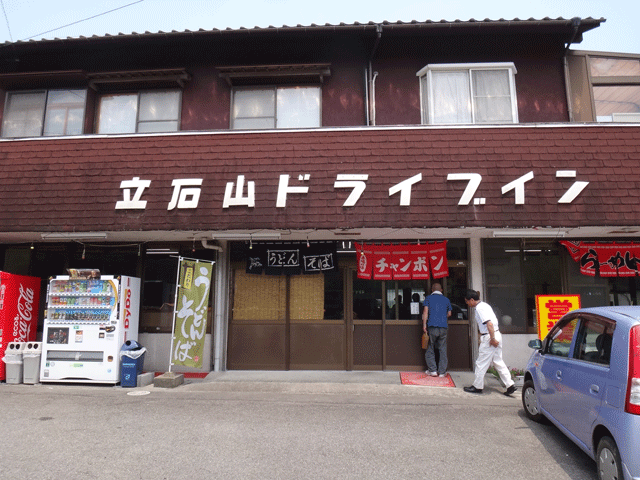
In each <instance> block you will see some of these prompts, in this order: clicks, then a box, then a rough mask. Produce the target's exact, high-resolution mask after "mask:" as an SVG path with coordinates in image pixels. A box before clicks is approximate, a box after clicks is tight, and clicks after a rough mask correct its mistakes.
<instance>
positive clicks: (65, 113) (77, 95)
mask: <svg viewBox="0 0 640 480" xmlns="http://www.w3.org/2000/svg"><path fill="white" fill-rule="evenodd" d="M86 97H87V91H86V90H50V91H49V96H48V97H47V111H46V113H45V117H44V132H43V135H44V136H55V135H81V134H82V121H83V120H84V105H85V99H86Z"/></svg>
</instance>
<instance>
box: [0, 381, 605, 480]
mask: <svg viewBox="0 0 640 480" xmlns="http://www.w3.org/2000/svg"><path fill="white" fill-rule="evenodd" d="M451 376H452V378H453V380H454V382H455V387H453V388H450V387H422V386H406V385H402V384H401V382H400V375H399V373H398V372H342V371H339V372H309V371H301V372H294V371H290V372H265V371H260V372H248V371H229V372H212V373H211V374H209V375H208V376H207V377H206V378H204V379H191V378H187V379H186V380H185V383H184V384H183V385H181V386H179V387H176V388H171V389H168V388H158V387H154V386H153V385H148V386H144V387H135V388H123V387H120V386H99V385H88V384H84V385H83V384H58V383H45V384H36V385H7V384H5V383H2V384H0V409H1V413H0V416H1V418H2V421H0V437H1V438H2V447H1V448H0V479H3V480H4V479H34V480H35V479H37V480H49V479H51V480H60V479H65V480H75V479H78V480H80V479H82V480H85V479H96V480H107V479H108V480H120V479H122V480H125V479H126V480H132V479H145V480H146V479H153V480H156V479H167V480H169V479H170V480H182V479H185V480H186V479H189V480H193V479H196V480H197V479H204V478H213V479H218V478H220V479H222V478H224V479H225V480H227V479H229V480H240V479H242V480H247V479H248V480H254V479H255V480H258V479H260V480H262V479H314V480H316V479H340V478H345V479H367V480H370V479H374V480H375V479H380V480H392V479H414V478H415V479H422V478H429V479H443V480H444V479H454V478H455V479H473V480H489V479H491V480H500V479H512V478H518V479H524V480H528V479H532V480H533V479H536V480H537V479H540V478H542V479H546V478H553V479H554V480H557V479H570V480H572V479H575V480H578V479H579V480H594V479H595V478H597V475H596V473H595V463H594V462H593V461H592V460H590V459H589V458H588V457H587V456H586V455H585V454H584V453H582V452H581V451H580V450H579V449H578V448H577V447H575V445H573V443H572V442H571V441H569V440H568V439H566V438H565V437H564V436H563V435H562V434H561V433H560V432H559V431H558V430H557V429H555V427H553V426H551V425H539V424H535V423H533V422H530V421H529V420H528V419H526V417H525V416H524V412H523V411H522V405H521V400H520V391H518V392H517V393H516V394H514V395H513V396H511V397H507V396H505V395H503V394H502V392H503V391H504V388H503V387H502V386H501V385H500V384H499V381H498V380H497V379H496V378H495V377H492V376H489V375H488V376H487V378H486V384H485V392H484V393H483V394H482V395H473V394H468V393H466V392H464V391H463V390H462V387H464V386H466V385H470V384H471V382H472V380H473V373H472V372H452V373H451Z"/></svg>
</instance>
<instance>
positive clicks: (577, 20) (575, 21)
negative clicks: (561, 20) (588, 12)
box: [562, 17, 582, 122]
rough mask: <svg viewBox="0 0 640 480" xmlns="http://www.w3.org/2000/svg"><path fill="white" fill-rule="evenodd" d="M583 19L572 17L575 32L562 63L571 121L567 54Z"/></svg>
mask: <svg viewBox="0 0 640 480" xmlns="http://www.w3.org/2000/svg"><path fill="white" fill-rule="evenodd" d="M581 22H582V20H581V19H580V17H574V18H572V19H571V25H572V26H573V34H572V35H571V40H569V42H568V43H567V46H566V47H565V49H564V54H563V55H562V65H563V67H564V88H565V92H566V95H567V113H568V114H569V122H573V120H574V118H573V101H572V98H571V78H570V76H569V62H568V61H567V54H568V53H569V47H571V44H572V43H573V41H574V40H575V39H576V36H577V35H578V29H579V28H580V23H581Z"/></svg>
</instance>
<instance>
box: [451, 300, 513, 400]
mask: <svg viewBox="0 0 640 480" xmlns="http://www.w3.org/2000/svg"><path fill="white" fill-rule="evenodd" d="M464 301H465V303H466V304H467V306H469V307H474V308H475V317H476V322H477V323H478V330H480V347H479V348H478V359H477V360H476V372H475V373H476V378H475V380H474V382H473V385H471V386H470V387H464V388H463V390H464V391H465V392H469V393H482V389H483V388H484V375H485V374H486V373H487V370H488V369H489V367H490V366H491V364H492V363H493V365H494V366H495V367H496V370H497V371H498V374H499V375H500V379H501V380H502V383H504V385H505V386H506V387H507V391H506V392H504V394H505V395H511V394H512V393H513V392H515V391H516V386H515V385H514V382H513V380H512V379H511V373H510V372H509V367H507V364H506V363H504V360H503V359H502V335H501V334H500V329H499V327H498V318H497V317H496V314H495V313H494V312H493V308H491V305H489V304H488V303H486V302H481V301H480V294H479V293H478V292H476V291H474V290H467V294H466V295H465V298H464Z"/></svg>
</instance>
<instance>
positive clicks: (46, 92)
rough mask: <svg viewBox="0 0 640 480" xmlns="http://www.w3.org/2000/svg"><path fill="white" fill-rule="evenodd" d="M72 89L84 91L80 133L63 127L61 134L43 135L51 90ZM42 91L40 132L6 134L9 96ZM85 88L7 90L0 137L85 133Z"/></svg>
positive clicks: (66, 90)
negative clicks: (42, 102)
mask: <svg viewBox="0 0 640 480" xmlns="http://www.w3.org/2000/svg"><path fill="white" fill-rule="evenodd" d="M72 91H80V92H83V93H84V101H83V106H82V119H81V121H80V126H81V127H80V133H75V132H74V133H66V130H67V127H65V133H63V134H61V135H58V134H56V135H45V127H46V125H47V114H48V113H49V104H50V98H51V92H72ZM40 93H43V94H44V106H43V108H42V111H41V112H40V133H39V134H38V135H12V136H7V135H6V126H5V125H6V123H7V121H8V118H9V115H10V109H9V106H10V105H11V97H13V96H14V95H15V96H18V95H26V94H40ZM87 93H88V92H87V89H86V88H36V89H31V90H28V89H27V90H12V91H8V92H7V93H6V95H5V102H4V111H3V116H2V132H0V137H1V138H28V137H60V136H62V137H69V136H75V135H83V134H84V133H85V119H86V115H87V100H88V97H89V96H88V94H87ZM66 119H67V120H68V109H67V115H66Z"/></svg>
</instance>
